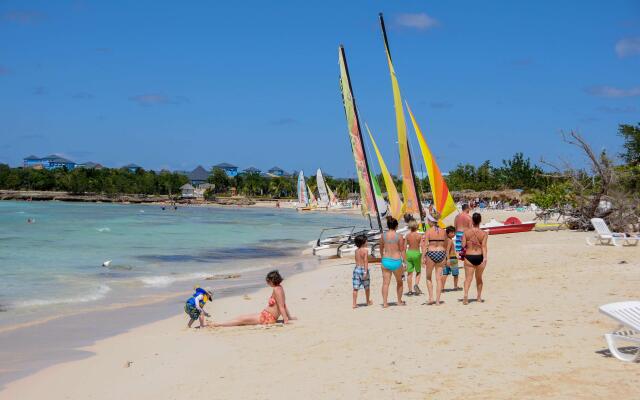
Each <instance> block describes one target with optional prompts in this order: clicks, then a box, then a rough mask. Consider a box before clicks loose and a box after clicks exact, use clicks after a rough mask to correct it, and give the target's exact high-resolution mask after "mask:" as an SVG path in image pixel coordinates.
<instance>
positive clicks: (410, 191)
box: [380, 16, 419, 214]
mask: <svg viewBox="0 0 640 400" xmlns="http://www.w3.org/2000/svg"><path fill="white" fill-rule="evenodd" d="M380 18H381V22H382V16H380ZM383 35H384V49H385V51H386V53H387V61H388V63H389V72H390V74H391V87H392V89H393V107H394V108H395V112H396V128H397V131H398V149H399V151H400V173H401V174H402V197H403V199H404V212H405V213H411V214H416V213H419V204H418V195H417V192H416V185H415V181H414V179H413V170H412V168H411V158H410V156H409V144H408V142H407V123H406V120H405V118H404V109H403V107H402V96H401V95H400V86H398V79H397V78H396V71H395V69H394V68H393V63H392V62H391V53H390V52H389V46H388V45H387V36H386V32H385V31H384V27H383Z"/></svg>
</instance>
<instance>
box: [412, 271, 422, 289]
mask: <svg viewBox="0 0 640 400" xmlns="http://www.w3.org/2000/svg"><path fill="white" fill-rule="evenodd" d="M420 278H422V266H419V267H418V269H417V270H416V284H415V285H414V287H413V291H414V293H416V294H422V291H421V290H420Z"/></svg>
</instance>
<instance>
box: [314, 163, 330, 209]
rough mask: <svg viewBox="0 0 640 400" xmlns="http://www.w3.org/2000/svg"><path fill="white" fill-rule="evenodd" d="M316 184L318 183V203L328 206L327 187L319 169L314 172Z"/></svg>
mask: <svg viewBox="0 0 640 400" xmlns="http://www.w3.org/2000/svg"><path fill="white" fill-rule="evenodd" d="M316 182H317V183H318V195H319V196H320V201H321V202H322V203H323V204H325V205H327V204H329V193H328V192H327V185H326V183H325V181H324V177H323V176H322V171H320V168H318V170H317V171H316Z"/></svg>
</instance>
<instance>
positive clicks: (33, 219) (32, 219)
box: [27, 218, 36, 224]
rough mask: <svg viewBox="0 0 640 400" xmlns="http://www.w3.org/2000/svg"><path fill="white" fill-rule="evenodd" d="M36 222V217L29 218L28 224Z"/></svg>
mask: <svg viewBox="0 0 640 400" xmlns="http://www.w3.org/2000/svg"><path fill="white" fill-rule="evenodd" d="M35 222H36V219H35V218H27V224H34V223H35Z"/></svg>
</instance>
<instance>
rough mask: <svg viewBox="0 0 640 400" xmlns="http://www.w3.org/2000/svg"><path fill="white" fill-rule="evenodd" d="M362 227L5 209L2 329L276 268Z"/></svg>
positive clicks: (140, 210)
mask: <svg viewBox="0 0 640 400" xmlns="http://www.w3.org/2000/svg"><path fill="white" fill-rule="evenodd" d="M29 218H31V219H33V220H34V221H35V222H34V223H27V220H28V219H29ZM364 223H365V221H364V220H363V219H362V218H361V217H358V216H353V215H345V214H326V213H324V214H323V213H298V212H296V211H295V210H285V209H282V210H275V209H259V208H213V207H212V208H209V207H180V208H178V210H173V209H170V208H167V210H162V209H161V207H160V206H139V205H112V204H89V203H79V204H72V203H57V202H8V201H7V202H0V325H5V326H6V325H8V324H9V325H11V324H14V323H22V322H28V321H29V320H32V319H36V318H40V317H42V316H45V315H46V316H55V315H59V314H64V313H68V312H74V311H77V310H79V309H91V308H95V307H101V306H108V305H112V304H116V303H117V304H126V303H127V302H129V301H138V300H140V299H141V298H144V297H145V296H152V295H157V294H161V293H163V292H167V291H173V292H175V291H177V290H183V291H185V292H188V291H189V290H190V289H191V287H192V286H193V284H194V283H198V282H200V281H202V280H203V279H204V278H205V277H209V276H211V275H214V274H223V273H236V272H240V273H241V272H242V271H247V270H251V269H256V268H264V267H269V266H274V267H277V263H278V260H281V259H282V258H284V257H287V256H291V255H296V254H299V253H300V251H301V250H302V249H303V248H305V247H306V243H307V242H308V241H310V240H313V239H315V238H316V237H317V235H318V233H319V231H320V229H321V228H323V227H329V226H338V225H353V224H355V225H358V226H363V225H364ZM106 260H112V261H111V265H110V267H108V268H105V267H102V263H103V262H104V261H106Z"/></svg>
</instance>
